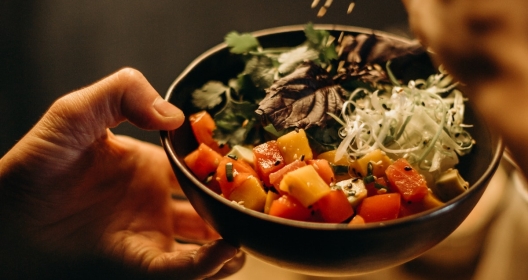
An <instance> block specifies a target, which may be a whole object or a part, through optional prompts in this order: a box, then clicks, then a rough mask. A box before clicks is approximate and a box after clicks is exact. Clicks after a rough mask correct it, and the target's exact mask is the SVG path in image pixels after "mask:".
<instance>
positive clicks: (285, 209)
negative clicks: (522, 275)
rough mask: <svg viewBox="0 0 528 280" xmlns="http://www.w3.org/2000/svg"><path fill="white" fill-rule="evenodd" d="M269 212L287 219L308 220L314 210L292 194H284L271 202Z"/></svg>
mask: <svg viewBox="0 0 528 280" xmlns="http://www.w3.org/2000/svg"><path fill="white" fill-rule="evenodd" d="M269 214H270V215H271V216H275V217H281V218H285V219H291V220H297V221H307V220H309V219H310V217H311V215H312V211H311V210H310V209H308V208H306V207H304V206H303V205H302V204H301V203H300V202H299V201H297V200H296V199H295V198H294V197H292V196H290V195H287V194H285V195H282V196H281V197H279V198H278V199H276V200H274V201H273V202H272V203H271V207H270V210H269Z"/></svg>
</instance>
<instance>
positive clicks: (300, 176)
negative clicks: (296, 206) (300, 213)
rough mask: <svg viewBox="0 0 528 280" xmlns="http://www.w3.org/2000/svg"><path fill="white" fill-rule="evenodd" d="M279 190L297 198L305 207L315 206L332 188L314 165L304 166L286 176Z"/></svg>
mask: <svg viewBox="0 0 528 280" xmlns="http://www.w3.org/2000/svg"><path fill="white" fill-rule="evenodd" d="M279 188H280V190H281V191H284V192H286V193H288V194H290V195H291V196H293V197H294V198H296V199H297V200H298V201H299V202H300V203H301V204H302V205H303V206H304V207H308V206H310V205H312V204H314V203H315V202H316V201H318V200H319V199H320V198H321V197H323V196H325V195H326V194H328V193H329V192H330V186H329V185H328V184H327V183H326V182H325V181H324V180H323V179H322V178H321V176H319V174H318V173H317V171H316V170H315V168H314V167H313V166H312V165H306V166H303V167H301V168H298V169H296V170H293V171H291V172H289V173H288V174H286V175H285V176H284V178H283V179H282V181H281V183H280V186H279Z"/></svg>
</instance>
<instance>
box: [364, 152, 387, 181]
mask: <svg viewBox="0 0 528 280" xmlns="http://www.w3.org/2000/svg"><path fill="white" fill-rule="evenodd" d="M369 162H370V163H371V164H372V175H374V176H376V177H382V176H384V175H385V169H387V167H389V165H391V163H392V161H391V159H390V158H389V157H388V156H387V155H386V154H385V153H384V152H382V151H381V150H379V149H376V150H374V151H372V152H370V153H368V154H366V155H364V156H363V157H361V158H359V159H358V160H357V163H358V165H357V168H358V169H359V170H358V171H359V173H360V174H361V176H362V177H365V176H367V175H368V164H369Z"/></svg>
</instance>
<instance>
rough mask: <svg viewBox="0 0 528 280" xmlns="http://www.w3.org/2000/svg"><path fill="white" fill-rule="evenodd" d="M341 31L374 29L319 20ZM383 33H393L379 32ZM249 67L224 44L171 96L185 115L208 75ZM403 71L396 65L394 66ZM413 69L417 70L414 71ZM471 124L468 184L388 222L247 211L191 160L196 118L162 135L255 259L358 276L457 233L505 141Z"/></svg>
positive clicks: (278, 34)
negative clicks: (351, 222)
mask: <svg viewBox="0 0 528 280" xmlns="http://www.w3.org/2000/svg"><path fill="white" fill-rule="evenodd" d="M316 28H317V29H324V30H328V31H330V32H331V33H332V34H333V35H334V36H335V37H338V36H339V35H340V33H341V32H346V33H349V34H356V35H357V34H370V33H372V31H369V30H365V29H360V28H355V27H348V26H336V25H317V26H316ZM303 29H304V26H288V27H279V28H274V29H269V30H263V31H260V32H256V33H254V35H255V36H256V37H257V38H258V39H259V41H260V43H261V44H262V45H263V46H270V47H282V46H296V45H299V44H300V43H302V42H303V41H304V40H305V35H304V32H303ZM376 34H378V35H381V36H388V37H391V38H393V39H396V40H402V41H405V40H404V39H400V38H396V37H394V36H392V35H389V34H383V33H380V32H376ZM411 68H412V69H413V71H415V72H421V71H425V72H427V71H431V68H432V64H431V62H430V60H429V58H428V57H426V56H424V57H423V58H422V61H418V62H416V61H415V62H413V65H412V67H411ZM243 69H244V63H243V61H242V60H241V59H240V58H238V57H237V56H233V55H232V54H231V53H230V52H229V50H228V47H227V45H225V44H221V45H218V46H217V47H215V48H213V49H211V50H209V51H208V52H206V53H204V54H203V55H201V56H200V57H198V58H197V59H195V60H194V61H193V62H192V63H191V65H190V66H189V67H188V68H187V69H186V70H185V71H184V72H183V73H182V74H181V75H180V76H179V77H178V78H177V79H176V80H175V81H174V82H173V84H172V85H171V87H170V88H169V90H168V92H167V95H166V100H168V101H169V102H171V103H173V104H175V105H176V106H178V107H180V108H182V109H183V110H184V112H185V113H186V115H187V116H188V115H190V114H192V113H195V112H197V111H198V109H193V108H194V106H193V105H192V103H191V95H192V92H193V90H195V89H196V88H200V87H201V86H202V85H204V84H205V83H206V82H208V81H210V80H220V81H228V80H229V79H231V78H233V77H236V76H237V74H238V73H240V72H241V71H242V70H243ZM394 69H395V70H394V71H395V75H397V74H399V73H398V72H397V71H398V67H395V68H394ZM411 72H412V71H411ZM465 122H467V123H471V124H472V125H473V126H472V127H470V128H468V130H469V131H470V133H471V134H472V136H473V138H474V139H476V140H477V143H478V144H477V145H475V146H474V147H473V149H472V151H471V153H470V154H468V155H466V156H464V157H461V158H460V162H459V164H458V165H457V168H458V169H459V172H460V173H461V174H462V176H463V177H464V179H465V180H466V181H467V182H468V183H469V185H470V186H469V190H468V191H466V192H464V193H463V194H461V195H459V196H457V197H456V198H454V199H451V200H450V201H449V202H447V203H445V204H444V205H443V206H441V207H439V208H436V209H432V210H427V211H424V212H421V213H419V214H415V215H412V216H408V217H403V218H399V219H396V220H391V221H386V222H383V223H369V224H364V225H361V226H355V227H349V226H347V224H324V223H316V222H303V221H294V220H287V219H282V218H277V217H273V216H270V215H267V214H264V213H261V212H257V211H254V210H250V209H246V208H244V207H241V206H240V205H237V204H235V203H232V202H231V201H229V200H227V199H225V198H224V197H222V196H220V195H218V194H217V193H215V192H214V191H212V190H211V189H209V188H208V187H207V186H206V185H204V184H203V183H202V182H201V181H200V180H198V179H197V178H196V177H195V176H194V175H193V173H192V172H191V170H190V169H189V168H188V167H187V166H186V164H185V162H184V160H183V159H184V157H185V156H186V155H188V154H189V153H191V152H192V151H193V150H195V149H196V148H197V146H198V143H197V142H196V140H195V138H194V137H193V131H192V129H191V126H190V123H189V122H188V121H186V122H185V123H184V124H183V126H182V127H181V128H179V129H177V130H174V131H162V132H161V141H162V145H163V146H164V148H165V150H166V153H167V155H168V157H169V160H170V162H171V164H172V166H173V169H174V172H175V174H176V175H177V177H178V180H179V182H180V184H181V187H182V189H183V191H184V192H185V194H186V196H187V198H188V199H189V201H190V202H191V204H192V205H193V206H194V208H195V209H196V210H197V212H198V213H199V214H200V215H201V216H202V217H203V218H204V219H205V220H206V221H207V222H208V223H210V224H211V225H212V226H213V227H214V228H215V229H216V230H217V231H218V232H219V233H220V235H221V236H222V237H223V238H224V239H225V240H227V241H228V242H230V243H231V244H233V245H235V246H239V247H240V248H242V250H244V251H245V252H247V253H250V254H252V255H254V256H255V257H257V258H259V259H261V260H263V261H265V262H268V263H271V264H274V265H277V266H279V267H283V268H286V269H290V270H294V271H298V272H300V273H306V274H313V275H326V276H331V275H334V276H335V275H354V274H362V273H367V272H371V271H374V270H378V269H383V268H387V267H391V266H395V265H398V264H402V263H404V262H407V261H409V260H412V259H413V258H416V257H418V256H419V255H421V254H422V253H424V252H426V251H427V250H428V249H430V248H432V247H433V246H435V245H436V244H438V243H439V242H440V241H442V240H443V239H445V238H446V237H447V236H448V235H449V234H450V233H452V232H453V231H454V230H455V229H456V228H457V227H458V226H459V225H460V224H461V223H462V221H463V220H464V219H465V217H466V216H467V215H468V214H469V213H470V211H471V210H472V209H473V207H474V206H475V204H476V203H477V202H478V200H479V198H480V197H481V195H482V193H483V191H484V190H485V188H486V186H487V184H488V182H489V180H490V179H491V177H492V176H493V174H494V172H495V170H496V168H497V167H498V164H499V161H500V158H501V155H502V149H503V145H502V141H501V140H500V138H499V137H498V136H497V135H496V134H493V133H492V132H491V131H489V129H488V127H487V125H486V124H485V123H483V122H482V119H481V118H479V117H478V115H477V114H476V113H475V112H474V111H472V110H471V107H469V108H466V112H465Z"/></svg>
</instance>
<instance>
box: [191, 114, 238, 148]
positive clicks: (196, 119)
mask: <svg viewBox="0 0 528 280" xmlns="http://www.w3.org/2000/svg"><path fill="white" fill-rule="evenodd" d="M189 122H190V123H191V128H192V130H193V133H194V137H195V138H196V141H198V143H204V144H206V145H207V146H209V147H211V148H212V149H213V150H215V151H217V152H218V153H219V154H221V155H225V154H227V153H228V152H229V147H228V146H227V145H219V144H218V142H216V140H214V138H213V131H214V130H215V129H216V124H215V122H214V120H213V118H212V117H211V115H210V114H209V113H208V112H207V111H201V112H198V113H194V114H192V115H190V116H189Z"/></svg>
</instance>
